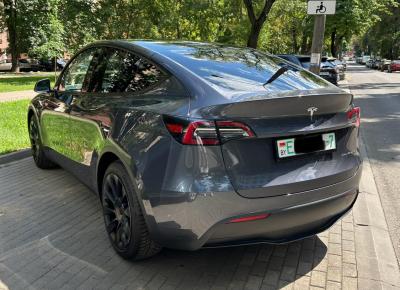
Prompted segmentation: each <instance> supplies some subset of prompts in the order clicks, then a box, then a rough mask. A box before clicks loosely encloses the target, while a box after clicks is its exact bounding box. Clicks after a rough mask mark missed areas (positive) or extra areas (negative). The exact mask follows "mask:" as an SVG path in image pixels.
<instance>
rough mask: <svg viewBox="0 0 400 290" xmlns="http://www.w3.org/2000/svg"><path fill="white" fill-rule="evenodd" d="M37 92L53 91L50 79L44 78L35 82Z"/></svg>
mask: <svg viewBox="0 0 400 290" xmlns="http://www.w3.org/2000/svg"><path fill="white" fill-rule="evenodd" d="M33 90H34V91H35V92H37V93H48V92H50V91H51V88H50V79H43V80H40V81H38V82H37V83H36V84H35V88H34V89H33Z"/></svg>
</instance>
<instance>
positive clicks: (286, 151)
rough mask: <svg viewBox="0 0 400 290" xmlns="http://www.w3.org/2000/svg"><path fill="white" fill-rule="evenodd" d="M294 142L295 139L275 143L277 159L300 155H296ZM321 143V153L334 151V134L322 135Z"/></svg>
mask: <svg viewBox="0 0 400 290" xmlns="http://www.w3.org/2000/svg"><path fill="white" fill-rule="evenodd" d="M295 140H296V139H295V138H290V139H282V140H278V141H276V145H277V148H278V156H279V158H287V157H292V156H296V155H300V154H297V153H296V148H295ZM322 141H324V149H323V150H322V151H329V150H334V149H336V137H335V133H326V134H322Z"/></svg>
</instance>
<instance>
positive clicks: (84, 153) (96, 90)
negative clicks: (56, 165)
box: [70, 47, 165, 165]
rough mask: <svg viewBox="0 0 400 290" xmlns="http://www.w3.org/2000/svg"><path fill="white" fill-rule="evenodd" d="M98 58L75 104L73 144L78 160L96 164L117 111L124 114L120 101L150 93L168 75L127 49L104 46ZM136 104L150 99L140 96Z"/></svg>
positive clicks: (85, 163) (72, 122) (96, 57)
mask: <svg viewBox="0 0 400 290" xmlns="http://www.w3.org/2000/svg"><path fill="white" fill-rule="evenodd" d="M94 59H96V60H94V61H93V62H92V64H95V65H93V66H91V68H90V69H89V72H88V79H89V78H90V82H89V85H88V89H87V92H86V93H85V94H81V95H80V96H79V99H78V100H76V101H75V102H74V103H73V104H72V106H71V112H70V115H71V129H73V130H74V131H73V138H72V139H73V143H76V144H73V146H74V147H75V148H79V152H78V156H76V157H77V158H76V159H75V160H76V161H77V162H80V163H82V164H83V165H92V164H95V162H96V160H97V159H96V158H97V156H98V153H99V152H100V151H101V149H102V147H103V146H104V142H105V140H106V138H107V137H108V136H109V135H110V134H111V133H112V129H113V128H112V122H114V120H115V119H116V118H117V117H116V115H117V114H123V112H122V111H120V110H119V109H118V108H119V107H118V106H119V105H118V104H121V103H124V102H126V101H127V99H128V98H129V96H132V95H137V94H140V95H142V94H143V95H144V94H146V92H147V91H146V90H147V89H148V88H151V87H152V86H153V85H155V84H156V83H158V82H159V81H160V80H161V79H163V78H164V77H165V74H164V72H162V71H161V70H160V69H158V68H157V67H156V66H155V65H153V64H150V63H149V62H147V61H146V60H144V58H143V57H141V56H138V55H135V54H134V53H131V52H127V51H125V50H121V49H117V48H106V47H104V48H103V51H102V52H101V53H99V54H98V55H97V56H95V57H94ZM147 103H149V101H147ZM124 104H125V105H126V103H124ZM135 105H136V106H139V107H141V106H144V105H146V102H145V100H143V99H141V98H139V99H137V101H136V102H132V103H131V106H130V107H131V108H133V107H134V106H135ZM75 128H76V129H75Z"/></svg>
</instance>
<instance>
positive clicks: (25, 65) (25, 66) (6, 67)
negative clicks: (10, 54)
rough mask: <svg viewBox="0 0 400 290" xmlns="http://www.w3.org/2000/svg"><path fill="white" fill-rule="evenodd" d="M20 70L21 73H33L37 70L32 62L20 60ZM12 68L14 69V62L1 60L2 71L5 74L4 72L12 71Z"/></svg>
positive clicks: (0, 69) (0, 68) (0, 67)
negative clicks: (32, 71)
mask: <svg viewBox="0 0 400 290" xmlns="http://www.w3.org/2000/svg"><path fill="white" fill-rule="evenodd" d="M18 62H19V70H20V71H31V70H35V69H34V68H33V67H32V65H31V63H30V61H29V60H28V59H19V60H18ZM11 67H12V62H11V59H3V60H0V71H1V72H4V71H11Z"/></svg>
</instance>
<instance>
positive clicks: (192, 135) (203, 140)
mask: <svg viewBox="0 0 400 290" xmlns="http://www.w3.org/2000/svg"><path fill="white" fill-rule="evenodd" d="M164 122H165V126H166V127H167V129H168V131H169V132H170V133H171V135H172V136H173V137H174V138H175V139H176V140H177V141H178V142H180V143H182V144H185V145H219V144H222V143H224V142H227V141H229V140H232V139H240V138H246V137H254V136H255V135H254V133H253V131H252V130H251V129H250V128H249V127H248V126H247V125H245V124H243V123H240V122H234V121H192V122H190V121H186V120H181V119H177V118H170V117H165V118H164Z"/></svg>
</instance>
